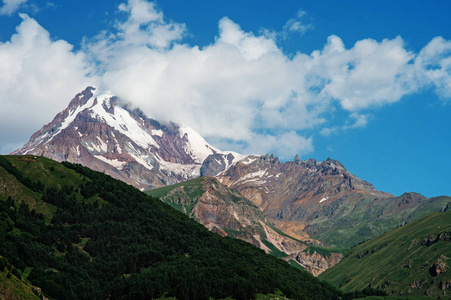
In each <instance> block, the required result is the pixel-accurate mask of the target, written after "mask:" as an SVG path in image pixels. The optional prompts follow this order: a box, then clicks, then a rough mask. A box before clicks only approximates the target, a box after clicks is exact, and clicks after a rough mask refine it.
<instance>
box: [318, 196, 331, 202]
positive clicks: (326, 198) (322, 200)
mask: <svg viewBox="0 0 451 300" xmlns="http://www.w3.org/2000/svg"><path fill="white" fill-rule="evenodd" d="M328 199H329V197H324V198H323V199H321V200H319V203H321V202H324V201H326V200H328Z"/></svg>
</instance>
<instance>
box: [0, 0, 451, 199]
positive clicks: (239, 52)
mask: <svg viewBox="0 0 451 300" xmlns="http://www.w3.org/2000/svg"><path fill="white" fill-rule="evenodd" d="M344 3H346V4H344ZM450 10H451V4H450V3H449V1H371V2H370V1H345V2H344V1H338V0H337V1H331V0H327V1H278V2H277V3H276V2H273V1H234V0H233V1H220V0H217V1H181V0H167V1H157V2H147V1H145V0H119V1H116V0H114V1H106V0H98V1H86V0H84V1H37V0H3V4H2V6H1V8H0V104H1V106H2V109H1V110H0V141H1V143H0V153H9V152H11V151H13V150H15V149H16V148H19V147H21V146H22V145H23V144H24V143H25V142H26V141H27V140H28V138H29V137H30V136H31V134H33V133H34V132H35V131H37V130H38V129H39V128H40V127H42V125H44V124H46V123H48V122H50V121H51V119H52V118H53V116H54V115H55V114H56V113H58V112H59V111H61V110H62V109H64V108H65V106H66V105H67V104H68V101H69V100H70V99H71V98H72V97H73V96H74V95H75V94H76V93H77V92H79V91H80V90H82V89H83V88H84V87H85V86H87V85H95V86H97V87H99V88H100V89H104V90H110V91H112V92H113V93H115V94H117V95H119V96H121V97H122V98H125V99H127V100H128V101H130V102H131V103H132V104H134V105H135V106H137V107H140V108H141V109H143V110H144V112H145V113H146V114H147V115H148V116H150V117H153V118H156V119H158V120H161V121H163V122H164V121H169V120H171V121H176V122H180V123H183V124H185V125H188V126H191V127H193V128H194V129H195V130H197V131H198V132H199V133H201V134H202V135H203V136H204V137H206V139H207V140H208V141H210V142H211V143H212V144H213V145H215V146H217V147H218V148H220V149H223V150H235V151H238V152H242V153H258V154H264V153H274V154H275V155H276V156H279V157H281V158H282V160H291V159H292V158H293V157H294V155H295V154H296V153H299V154H300V156H301V158H302V159H308V158H310V157H312V158H315V159H317V160H324V159H326V158H327V157H331V158H334V159H337V160H339V161H340V162H342V163H343V164H344V165H345V166H346V167H347V168H348V169H349V170H350V171H351V172H352V173H354V174H355V175H357V176H359V177H360V178H362V179H364V180H367V181H368V182H371V183H372V184H373V185H374V186H375V187H376V188H377V189H379V190H383V191H386V192H390V193H393V194H395V195H400V194H401V193H403V192H410V191H416V192H419V193H422V194H424V195H426V196H428V197H432V196H438V195H445V194H446V195H451V184H450V181H451V175H450V174H451V172H450V170H451V160H449V155H448V154H449V152H450V151H449V149H450V146H451V134H450V133H449V132H450V128H451V122H450V121H449V116H450V113H451V30H450V28H451V26H450V25H451V24H450V23H451V21H450V19H449V11H450Z"/></svg>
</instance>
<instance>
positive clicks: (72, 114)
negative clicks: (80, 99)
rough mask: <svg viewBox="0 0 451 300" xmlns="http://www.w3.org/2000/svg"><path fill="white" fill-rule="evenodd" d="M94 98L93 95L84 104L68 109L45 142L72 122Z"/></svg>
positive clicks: (89, 105)
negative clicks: (66, 114) (65, 115)
mask: <svg viewBox="0 0 451 300" xmlns="http://www.w3.org/2000/svg"><path fill="white" fill-rule="evenodd" d="M94 99H95V97H94V96H93V97H91V98H90V99H89V100H88V101H87V102H86V103H85V104H84V105H82V106H78V107H77V108H76V109H75V110H73V111H70V112H69V114H68V116H67V117H66V118H65V119H64V120H63V122H61V126H60V127H59V128H58V131H57V132H55V133H54V134H53V135H52V137H51V138H50V139H49V140H48V141H47V143H48V142H50V141H51V140H52V139H53V138H54V137H55V136H57V135H58V134H59V133H60V132H61V131H63V130H64V129H66V128H67V127H68V126H69V125H70V124H72V122H73V121H74V120H75V118H76V117H77V115H78V114H79V113H80V112H82V111H84V110H85V109H87V108H90V107H91V106H92V105H93V104H94Z"/></svg>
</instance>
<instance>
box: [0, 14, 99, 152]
mask: <svg viewBox="0 0 451 300" xmlns="http://www.w3.org/2000/svg"><path fill="white" fill-rule="evenodd" d="M20 16H21V17H22V19H23V20H22V23H21V24H20V25H19V26H18V27H17V28H16V30H17V32H16V33H15V34H14V35H13V36H12V37H11V39H10V41H7V42H4V43H0V101H1V110H0V128H1V130H0V140H1V141H2V149H1V150H2V151H12V150H14V149H13V148H10V147H15V146H18V145H19V144H20V143H22V145H23V143H24V141H26V140H27V139H28V138H29V137H30V136H31V134H33V133H34V132H35V131H36V130H38V129H39V128H40V127H41V126H43V125H44V124H46V123H48V122H50V121H51V120H52V119H53V117H54V116H55V115H56V114H57V113H58V112H59V111H61V110H62V109H64V108H65V107H66V106H67V104H68V100H70V99H72V97H73V96H75V94H76V93H77V92H79V91H81V90H82V89H84V88H85V87H86V85H88V83H89V82H90V81H88V80H87V78H86V73H87V71H88V68H87V66H86V63H85V61H84V56H83V54H81V53H73V51H72V46H71V45H70V44H68V43H67V42H65V41H62V40H57V41H52V40H51V39H50V36H49V33H48V32H47V31H46V30H45V29H43V28H42V27H41V26H40V25H39V24H38V23H37V22H36V21H35V20H34V19H32V18H29V17H28V16H27V15H22V14H21V15H20ZM3 153H4V152H3Z"/></svg>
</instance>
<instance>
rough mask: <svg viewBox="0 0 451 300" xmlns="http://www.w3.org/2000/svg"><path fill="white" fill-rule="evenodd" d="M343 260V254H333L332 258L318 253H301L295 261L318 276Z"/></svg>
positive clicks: (295, 257) (296, 256)
mask: <svg viewBox="0 0 451 300" xmlns="http://www.w3.org/2000/svg"><path fill="white" fill-rule="evenodd" d="M342 258H343V254H341V253H331V255H330V256H327V255H325V256H322V255H320V254H319V253H317V252H316V251H315V252H313V254H310V253H308V252H299V253H298V254H297V255H295V256H294V259H295V260H296V261H297V262H298V263H299V264H300V265H301V266H303V267H304V268H305V269H306V270H307V271H309V272H310V273H311V274H313V275H314V276H318V275H319V274H321V273H322V272H324V271H326V270H327V269H329V268H332V267H333V266H335V265H336V264H338V263H339V262H340V260H341V259H342Z"/></svg>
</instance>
